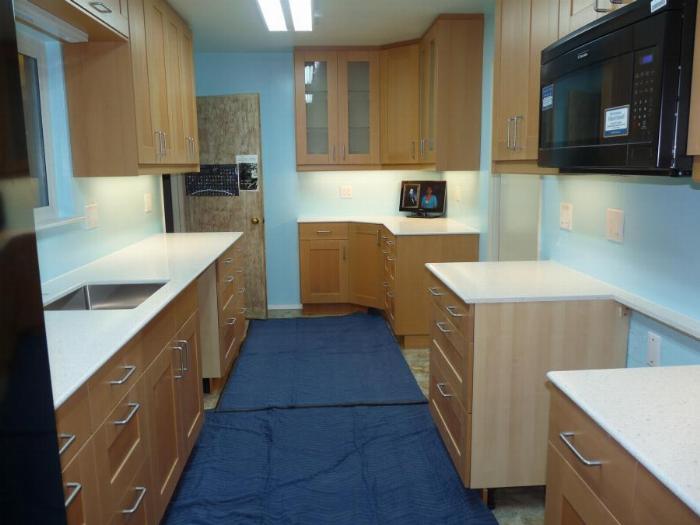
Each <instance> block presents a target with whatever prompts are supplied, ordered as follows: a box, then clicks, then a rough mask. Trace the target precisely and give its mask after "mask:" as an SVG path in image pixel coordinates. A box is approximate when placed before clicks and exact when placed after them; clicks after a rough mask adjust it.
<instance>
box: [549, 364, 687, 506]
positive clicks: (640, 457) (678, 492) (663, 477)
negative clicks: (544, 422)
mask: <svg viewBox="0 0 700 525" xmlns="http://www.w3.org/2000/svg"><path fill="white" fill-rule="evenodd" d="M559 373H560V372H558V371H551V372H547V379H548V380H549V381H550V382H551V383H552V384H553V385H554V386H555V387H556V388H558V389H559V390H560V391H561V392H562V393H563V394H564V395H565V396H566V397H567V398H569V399H570V400H571V402H572V403H574V404H575V405H576V406H577V407H579V408H580V409H581V410H582V411H583V412H584V413H585V414H586V415H588V417H590V418H591V419H592V420H593V421H594V422H595V423H596V424H597V425H598V426H600V428H602V429H603V430H604V431H605V432H606V433H607V434H608V435H609V436H610V437H612V438H613V439H614V440H615V441H616V442H617V443H618V444H619V445H620V446H621V447H622V448H624V449H625V451H627V452H628V453H629V454H630V455H631V456H632V457H633V458H634V459H636V460H637V461H638V462H639V463H640V464H641V465H642V466H643V467H644V468H646V469H647V470H648V471H649V472H650V473H651V474H652V475H653V476H654V477H655V478H656V479H658V480H659V482H661V484H663V485H664V487H666V488H667V489H668V490H670V491H671V492H672V493H673V494H674V495H675V496H676V497H677V498H678V499H679V500H681V501H682V502H683V503H684V504H685V505H687V506H688V507H689V508H690V510H692V511H693V512H695V514H697V515H698V516H700V501H695V500H693V498H692V497H690V496H689V495H688V494H686V493H685V491H684V490H683V489H682V488H681V487H679V486H678V485H676V484H675V483H674V482H673V480H672V479H670V478H669V476H668V475H667V474H666V473H665V472H662V471H660V470H659V469H658V468H657V467H656V466H655V465H654V464H653V462H651V461H649V460H648V459H647V458H646V457H645V456H644V454H642V453H640V452H639V450H637V448H636V447H634V446H633V445H632V444H631V443H630V442H629V441H628V440H627V439H626V438H625V436H624V435H622V434H621V433H620V432H617V431H616V430H615V429H614V428H612V427H611V425H609V424H608V422H607V421H606V420H605V419H604V418H601V417H600V416H598V415H597V413H596V412H595V410H593V409H592V408H591V407H589V406H588V405H587V404H586V403H585V402H583V401H582V400H581V399H580V397H579V396H577V395H576V394H575V393H573V392H572V391H571V390H569V389H568V388H567V387H566V385H565V381H563V380H560V379H559Z"/></svg>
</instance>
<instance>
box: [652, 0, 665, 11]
mask: <svg viewBox="0 0 700 525" xmlns="http://www.w3.org/2000/svg"><path fill="white" fill-rule="evenodd" d="M665 5H666V0H651V3H650V4H649V9H651V12H652V13H653V12H654V11H658V10H659V9H661V8H662V7H664V6H665Z"/></svg>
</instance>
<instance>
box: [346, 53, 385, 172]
mask: <svg viewBox="0 0 700 525" xmlns="http://www.w3.org/2000/svg"><path fill="white" fill-rule="evenodd" d="M338 132H339V137H338V139H339V141H338V142H339V144H338V146H339V159H338V162H339V163H340V164H378V163H379V54H378V53H377V52H375V51H339V52H338Z"/></svg>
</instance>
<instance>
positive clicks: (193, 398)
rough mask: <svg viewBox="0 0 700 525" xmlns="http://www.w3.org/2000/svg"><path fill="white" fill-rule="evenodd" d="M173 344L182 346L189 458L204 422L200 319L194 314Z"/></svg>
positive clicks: (180, 393)
mask: <svg viewBox="0 0 700 525" xmlns="http://www.w3.org/2000/svg"><path fill="white" fill-rule="evenodd" d="M173 346H174V347H176V348H179V349H180V350H178V351H177V353H178V354H179V358H180V362H179V367H180V368H179V371H178V375H179V376H181V377H180V378H179V379H178V381H177V382H176V387H177V397H178V407H179V409H180V410H179V414H178V415H179V419H180V427H181V428H180V434H181V435H182V440H181V443H182V455H183V457H188V456H189V454H190V452H192V448H193V447H194V444H195V441H196V440H197V436H198V435H199V431H200V429H201V428H202V423H203V422H204V408H203V404H202V386H201V384H202V370H201V366H200V352H199V318H198V316H197V313H196V312H195V313H193V314H192V315H191V316H190V318H189V319H188V320H187V322H186V323H185V324H184V325H183V326H182V328H180V330H179V331H178V333H177V334H176V335H175V339H174V341H173Z"/></svg>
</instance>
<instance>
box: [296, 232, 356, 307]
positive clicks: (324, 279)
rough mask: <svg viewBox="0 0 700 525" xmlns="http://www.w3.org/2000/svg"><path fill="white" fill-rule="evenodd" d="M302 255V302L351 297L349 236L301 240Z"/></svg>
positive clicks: (339, 300)
mask: <svg viewBox="0 0 700 525" xmlns="http://www.w3.org/2000/svg"><path fill="white" fill-rule="evenodd" d="M299 256H300V261H299V262H300V269H301V302H302V303H304V304H308V303H346V302H347V301H348V256H347V241H346V240H324V241H301V243H300V249H299Z"/></svg>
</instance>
